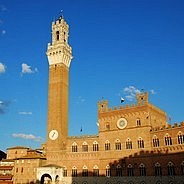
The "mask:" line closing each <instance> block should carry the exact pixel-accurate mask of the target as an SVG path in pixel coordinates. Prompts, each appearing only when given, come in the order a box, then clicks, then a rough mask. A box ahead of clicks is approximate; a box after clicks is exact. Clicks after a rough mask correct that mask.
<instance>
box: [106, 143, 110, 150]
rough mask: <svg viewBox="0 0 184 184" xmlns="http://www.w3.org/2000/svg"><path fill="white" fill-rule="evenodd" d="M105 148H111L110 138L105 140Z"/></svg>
mask: <svg viewBox="0 0 184 184" xmlns="http://www.w3.org/2000/svg"><path fill="white" fill-rule="evenodd" d="M105 150H106V151H107V150H110V142H109V141H108V140H107V141H105Z"/></svg>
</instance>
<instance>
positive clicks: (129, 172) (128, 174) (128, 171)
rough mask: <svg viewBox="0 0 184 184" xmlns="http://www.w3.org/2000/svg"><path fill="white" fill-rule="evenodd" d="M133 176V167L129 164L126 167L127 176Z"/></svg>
mask: <svg viewBox="0 0 184 184" xmlns="http://www.w3.org/2000/svg"><path fill="white" fill-rule="evenodd" d="M133 175H134V170H133V166H132V165H131V164H128V167H127V176H133Z"/></svg>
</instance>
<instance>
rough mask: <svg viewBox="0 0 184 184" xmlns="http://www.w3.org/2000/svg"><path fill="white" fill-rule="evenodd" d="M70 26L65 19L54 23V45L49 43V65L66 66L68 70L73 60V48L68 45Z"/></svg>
mask: <svg viewBox="0 0 184 184" xmlns="http://www.w3.org/2000/svg"><path fill="white" fill-rule="evenodd" d="M68 33H69V26H68V24H67V23H66V21H65V20H64V18H63V17H60V18H59V19H57V20H56V21H55V22H52V43H48V48H47V53H46V54H47V57H48V61H49V65H57V64H65V65H66V66H67V67H68V68H69V67H70V62H71V59H72V48H71V47H70V46H69V44H68Z"/></svg>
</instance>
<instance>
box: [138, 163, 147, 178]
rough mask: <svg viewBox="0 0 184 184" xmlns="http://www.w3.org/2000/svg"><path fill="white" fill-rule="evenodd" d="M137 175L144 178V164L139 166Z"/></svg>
mask: <svg viewBox="0 0 184 184" xmlns="http://www.w3.org/2000/svg"><path fill="white" fill-rule="evenodd" d="M139 173H140V176H146V168H145V165H144V164H140V166H139Z"/></svg>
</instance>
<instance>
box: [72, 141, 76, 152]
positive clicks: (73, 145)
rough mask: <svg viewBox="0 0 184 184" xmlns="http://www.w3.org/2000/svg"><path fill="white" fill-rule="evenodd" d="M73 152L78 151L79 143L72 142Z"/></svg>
mask: <svg viewBox="0 0 184 184" xmlns="http://www.w3.org/2000/svg"><path fill="white" fill-rule="evenodd" d="M72 152H77V144H76V143H75V142H74V143H73V144H72Z"/></svg>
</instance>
